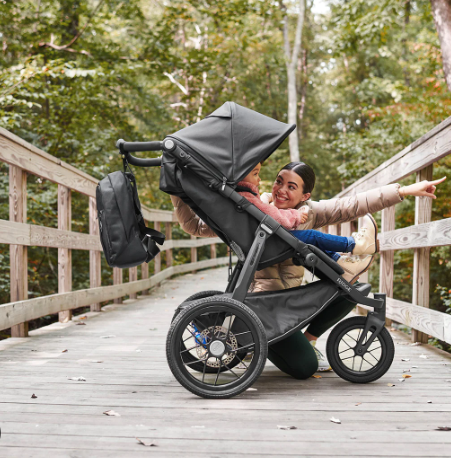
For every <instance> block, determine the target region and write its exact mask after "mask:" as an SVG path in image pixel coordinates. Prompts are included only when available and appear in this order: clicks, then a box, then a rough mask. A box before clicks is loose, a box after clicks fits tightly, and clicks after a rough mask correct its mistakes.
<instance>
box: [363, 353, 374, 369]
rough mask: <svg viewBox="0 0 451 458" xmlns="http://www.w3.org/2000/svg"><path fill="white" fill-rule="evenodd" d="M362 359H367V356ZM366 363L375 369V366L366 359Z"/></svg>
mask: <svg viewBox="0 0 451 458" xmlns="http://www.w3.org/2000/svg"><path fill="white" fill-rule="evenodd" d="M362 359H365V356H362ZM365 362H367V363H368V364H369V365H370V366H371V367H374V365H373V364H371V363H370V362H369V361H367V360H366V359H365Z"/></svg>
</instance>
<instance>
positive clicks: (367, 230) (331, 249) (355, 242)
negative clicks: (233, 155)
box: [237, 164, 378, 283]
mask: <svg viewBox="0 0 451 458" xmlns="http://www.w3.org/2000/svg"><path fill="white" fill-rule="evenodd" d="M260 169H261V164H257V166H256V167H255V168H254V169H253V170H252V172H251V173H249V174H248V175H247V176H246V177H245V178H244V180H243V181H240V182H239V183H238V187H237V191H238V192H239V194H240V195H242V196H243V197H245V198H246V199H247V200H249V202H251V203H252V204H254V205H255V206H256V207H257V208H259V209H260V210H261V211H262V212H264V213H266V214H267V215H269V216H271V217H272V218H274V219H275V220H276V221H277V222H278V223H280V224H281V225H282V226H283V227H285V228H286V229H288V230H290V231H291V233H292V234H293V235H294V236H295V237H296V238H297V239H299V240H301V241H302V242H304V243H308V244H309V245H314V246H316V247H318V248H320V249H321V250H323V251H324V252H325V253H326V254H327V255H328V256H330V257H331V258H332V259H333V260H334V261H336V262H338V264H339V265H340V266H341V267H342V268H343V270H344V271H345V273H344V275H343V278H344V279H345V280H347V281H348V282H350V283H354V282H355V281H357V279H358V276H359V275H360V274H362V273H363V272H365V271H366V270H368V268H369V267H370V265H371V263H372V261H373V259H374V258H373V256H372V255H374V254H375V253H376V252H377V248H378V246H377V226H376V222H375V221H374V219H373V217H372V216H371V215H369V214H368V215H365V216H364V218H363V219H364V221H363V224H362V227H361V230H360V232H358V233H356V234H355V236H354V237H341V236H338V235H332V234H324V233H323V232H320V231H315V230H299V231H298V230H296V228H297V227H298V226H299V225H300V224H302V223H305V222H306V221H307V218H308V211H309V210H308V207H307V206H303V207H301V208H300V209H299V210H295V209H279V208H277V207H275V206H273V205H270V204H266V203H263V202H262V201H261V199H260V194H259V192H258V185H259V184H260V180H261V178H260V176H259V174H260ZM337 251H340V252H342V253H352V254H353V255H359V256H360V255H363V256H365V257H364V258H359V257H357V256H353V257H348V256H347V257H343V256H340V255H339V254H338V253H337Z"/></svg>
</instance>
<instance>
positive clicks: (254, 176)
mask: <svg viewBox="0 0 451 458" xmlns="http://www.w3.org/2000/svg"><path fill="white" fill-rule="evenodd" d="M261 168H262V165H261V164H257V165H256V166H255V167H254V170H252V172H251V173H250V174H249V175H247V176H246V178H244V181H247V182H248V183H252V184H253V185H255V186H257V187H258V185H259V184H260V181H261V178H260V169H261Z"/></svg>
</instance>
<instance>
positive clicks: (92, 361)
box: [90, 359, 103, 363]
mask: <svg viewBox="0 0 451 458" xmlns="http://www.w3.org/2000/svg"><path fill="white" fill-rule="evenodd" d="M90 362H91V363H103V361H96V360H95V359H93V360H91V361H90Z"/></svg>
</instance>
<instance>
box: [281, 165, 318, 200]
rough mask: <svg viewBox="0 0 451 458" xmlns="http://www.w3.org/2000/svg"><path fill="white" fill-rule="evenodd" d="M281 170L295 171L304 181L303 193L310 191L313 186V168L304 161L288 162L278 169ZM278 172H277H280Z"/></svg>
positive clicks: (314, 179) (314, 178) (314, 177)
mask: <svg viewBox="0 0 451 458" xmlns="http://www.w3.org/2000/svg"><path fill="white" fill-rule="evenodd" d="M282 170H292V171H293V172H295V173H297V174H298V175H299V176H300V177H301V178H302V181H303V182H304V194H307V193H311V192H312V191H313V188H314V187H315V181H316V176H315V172H314V171H313V169H312V168H311V167H310V166H309V165H308V164H305V163H304V162H290V163H289V164H287V165H286V166H285V167H282V168H281V169H280V172H281V171H282ZM280 172H279V173H280Z"/></svg>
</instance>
